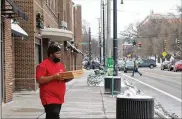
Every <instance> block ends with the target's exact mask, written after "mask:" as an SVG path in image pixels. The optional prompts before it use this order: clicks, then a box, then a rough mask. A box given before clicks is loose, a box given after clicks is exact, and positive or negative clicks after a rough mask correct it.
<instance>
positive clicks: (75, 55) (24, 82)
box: [2, 0, 82, 102]
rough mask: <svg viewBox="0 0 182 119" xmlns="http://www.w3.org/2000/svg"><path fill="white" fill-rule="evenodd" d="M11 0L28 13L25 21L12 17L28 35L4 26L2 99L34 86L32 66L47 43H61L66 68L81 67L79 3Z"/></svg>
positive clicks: (60, 0)
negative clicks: (22, 35) (15, 34)
mask: <svg viewBox="0 0 182 119" xmlns="http://www.w3.org/2000/svg"><path fill="white" fill-rule="evenodd" d="M8 1H10V0H8ZM11 1H13V3H14V4H16V5H17V6H18V7H19V8H20V9H21V10H22V11H24V13H25V15H26V16H27V17H28V21H25V20H24V19H22V18H19V17H16V20H17V21H18V22H19V25H20V26H21V27H22V28H23V29H24V30H25V31H26V33H27V34H28V36H27V37H25V38H24V40H22V37H12V35H11V34H12V33H11V26H7V27H4V38H3V41H4V43H3V45H4V46H6V47H4V48H2V49H3V50H4V56H3V57H4V59H6V60H4V69H2V70H3V74H4V77H3V79H4V83H3V87H6V88H5V90H4V91H3V94H4V95H5V97H4V99H5V101H4V102H9V101H11V100H12V95H13V91H20V90H37V89H38V85H37V83H36V80H35V72H36V71H35V69H36V66H37V65H38V64H39V63H40V62H41V61H42V60H44V59H45V58H46V57H47V52H46V51H47V48H48V46H49V45H50V44H51V43H53V44H57V45H59V46H60V47H61V49H62V62H63V63H64V64H65V67H66V70H81V69H82V52H81V48H82V46H81V45H78V44H79V42H82V39H81V38H82V36H81V35H82V30H81V28H82V18H81V6H79V5H75V4H74V3H73V2H72V0H11ZM8 24H10V20H5V22H4V25H8ZM6 34H9V35H6ZM6 82H7V83H6ZM8 83H9V84H8ZM8 87H10V88H8Z"/></svg>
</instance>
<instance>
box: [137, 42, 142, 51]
mask: <svg viewBox="0 0 182 119" xmlns="http://www.w3.org/2000/svg"><path fill="white" fill-rule="evenodd" d="M141 47H142V43H141V42H138V49H139V50H140V48H141Z"/></svg>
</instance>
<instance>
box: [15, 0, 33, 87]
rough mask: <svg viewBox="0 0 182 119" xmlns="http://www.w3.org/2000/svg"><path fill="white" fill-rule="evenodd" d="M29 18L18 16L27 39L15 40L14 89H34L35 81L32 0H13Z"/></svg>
mask: <svg viewBox="0 0 182 119" xmlns="http://www.w3.org/2000/svg"><path fill="white" fill-rule="evenodd" d="M14 2H15V3H16V5H17V6H18V7H20V9H21V10H22V11H24V12H25V14H26V15H27V16H28V18H29V20H28V21H24V20H23V19H21V18H19V19H18V21H19V22H20V24H19V25H20V26H21V27H22V28H23V29H24V30H25V31H26V32H27V33H28V39H25V40H21V39H19V40H16V41H15V85H16V90H36V82H35V55H34V54H35V35H34V30H35V29H34V26H35V14H34V0H14Z"/></svg>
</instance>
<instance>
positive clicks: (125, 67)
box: [124, 60, 134, 73]
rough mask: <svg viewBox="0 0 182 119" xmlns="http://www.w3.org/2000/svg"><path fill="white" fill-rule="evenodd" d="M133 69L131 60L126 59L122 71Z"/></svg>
mask: <svg viewBox="0 0 182 119" xmlns="http://www.w3.org/2000/svg"><path fill="white" fill-rule="evenodd" d="M133 69H134V62H133V61H131V60H127V61H126V62H125V65H124V73H127V72H128V71H133Z"/></svg>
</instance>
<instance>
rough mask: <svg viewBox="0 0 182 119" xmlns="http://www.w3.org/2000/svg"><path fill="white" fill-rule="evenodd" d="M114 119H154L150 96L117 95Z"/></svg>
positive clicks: (152, 102)
mask: <svg viewBox="0 0 182 119" xmlns="http://www.w3.org/2000/svg"><path fill="white" fill-rule="evenodd" d="M116 119H154V99H153V98H152V97H150V96H140V95H136V96H131V97H128V96H123V95H118V96H117V98H116Z"/></svg>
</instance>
